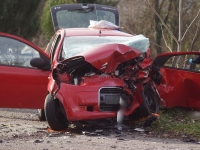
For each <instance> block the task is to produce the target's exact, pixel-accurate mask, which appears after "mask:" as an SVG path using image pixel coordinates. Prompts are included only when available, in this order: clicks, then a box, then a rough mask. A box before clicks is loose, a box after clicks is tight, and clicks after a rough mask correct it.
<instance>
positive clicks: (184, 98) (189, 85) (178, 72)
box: [153, 52, 200, 110]
mask: <svg viewBox="0 0 200 150" xmlns="http://www.w3.org/2000/svg"><path fill="white" fill-rule="evenodd" d="M189 54H195V55H200V52H174V53H164V54H161V55H159V56H158V57H157V58H156V59H155V60H154V63H153V65H155V63H156V62H157V64H159V62H160V65H158V66H159V67H160V69H159V72H160V73H161V74H162V80H161V83H160V84H159V85H157V90H158V92H159V94H160V96H161V98H162V99H163V100H164V101H165V104H163V105H165V107H166V108H172V107H176V106H181V107H186V108H191V109H195V110H200V97H199V92H198V91H199V89H200V78H199V76H200V72H195V71H191V70H188V69H187V70H186V69H177V68H173V67H164V66H163V65H164V63H165V62H166V61H165V58H168V57H170V56H178V55H189ZM159 59H160V60H159ZM162 61H163V62H162Z"/></svg>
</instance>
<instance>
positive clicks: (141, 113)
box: [129, 85, 159, 120]
mask: <svg viewBox="0 0 200 150" xmlns="http://www.w3.org/2000/svg"><path fill="white" fill-rule="evenodd" d="M142 98H143V101H144V102H143V103H142V104H141V105H140V106H139V107H138V108H137V109H136V110H135V111H134V112H133V113H132V114H131V115H130V116H129V119H130V120H138V119H140V118H145V117H147V116H149V115H152V113H158V111H159V104H158V97H157V95H156V93H155V92H154V90H153V89H152V88H151V87H150V86H148V85H145V86H144V87H143V91H142Z"/></svg>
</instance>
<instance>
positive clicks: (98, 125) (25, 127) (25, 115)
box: [0, 109, 200, 150]
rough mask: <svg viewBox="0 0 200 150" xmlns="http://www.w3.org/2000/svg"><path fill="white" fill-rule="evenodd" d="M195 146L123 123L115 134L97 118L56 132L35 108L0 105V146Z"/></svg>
mask: <svg viewBox="0 0 200 150" xmlns="http://www.w3.org/2000/svg"><path fill="white" fill-rule="evenodd" d="M32 149H34V150H55V149H57V150H98V149H99V150H107V149H117V150H118V149H119V150H120V149H123V150H124V149H126V150H134V149H137V150H161V149H162V150H169V149H173V150H199V149H200V144H198V143H194V142H192V141H191V142H183V140H182V139H181V138H176V139H175V138H174V139H168V138H162V137H152V136H151V134H150V133H148V134H147V133H145V132H137V131H135V130H134V128H132V127H131V126H126V125H124V126H123V131H122V132H121V134H119V133H118V132H117V130H116V128H115V123H114V122H110V121H98V122H93V123H90V124H85V123H84V124H82V123H77V124H71V125H70V127H69V129H67V130H65V131H62V132H56V131H52V130H50V129H49V127H48V124H47V122H39V121H38V119H37V110H29V109H0V150H32Z"/></svg>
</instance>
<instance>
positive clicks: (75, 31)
mask: <svg viewBox="0 0 200 150" xmlns="http://www.w3.org/2000/svg"><path fill="white" fill-rule="evenodd" d="M58 32H65V36H129V37H131V36H134V35H131V34H128V33H125V32H122V31H118V30H109V29H93V28H66V29H60V30H58Z"/></svg>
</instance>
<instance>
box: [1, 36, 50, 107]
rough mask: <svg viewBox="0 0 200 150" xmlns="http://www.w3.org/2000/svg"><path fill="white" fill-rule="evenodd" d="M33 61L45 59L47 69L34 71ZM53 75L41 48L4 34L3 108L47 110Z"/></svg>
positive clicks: (2, 66) (2, 55)
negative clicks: (50, 76) (48, 86)
mask: <svg viewBox="0 0 200 150" xmlns="http://www.w3.org/2000/svg"><path fill="white" fill-rule="evenodd" d="M32 58H42V59H43V60H44V61H45V67H44V68H42V69H38V68H36V67H32V66H31V65H30V61H31V59H32ZM49 73H50V60H49V58H48V56H47V55H46V54H45V53H44V52H43V51H42V50H41V49H40V48H38V47H37V46H35V45H34V44H32V43H30V42H28V41H26V40H24V39H22V38H19V37H17V36H13V35H10V34H6V33H0V85H1V86H0V93H1V94H0V107H3V108H32V109H43V108H44V100H45V96H46V93H47V84H48V76H49Z"/></svg>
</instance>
